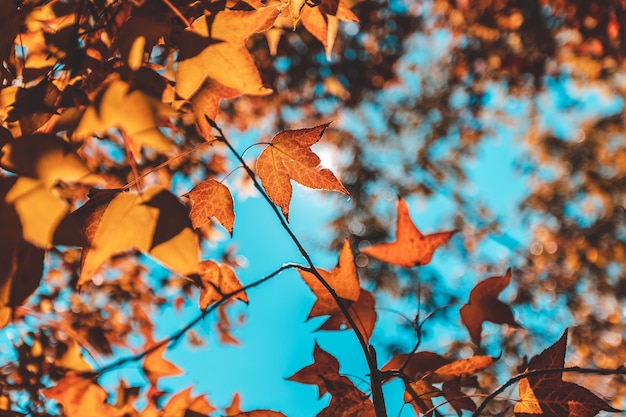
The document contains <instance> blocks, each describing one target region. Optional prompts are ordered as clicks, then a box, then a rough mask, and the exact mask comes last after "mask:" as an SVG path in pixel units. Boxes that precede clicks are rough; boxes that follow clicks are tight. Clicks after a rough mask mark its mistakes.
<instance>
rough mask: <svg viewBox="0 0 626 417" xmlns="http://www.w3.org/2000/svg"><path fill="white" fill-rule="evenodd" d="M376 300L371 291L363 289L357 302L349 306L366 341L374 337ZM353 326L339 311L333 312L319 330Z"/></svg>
mask: <svg viewBox="0 0 626 417" xmlns="http://www.w3.org/2000/svg"><path fill="white" fill-rule="evenodd" d="M375 304H376V300H375V299H374V296H373V295H372V293H370V292H369V291H366V290H363V289H361V292H360V295H359V298H358V300H356V302H354V303H352V304H350V306H349V307H348V314H349V315H350V317H352V319H353V320H354V322H355V324H356V326H357V328H358V330H359V332H360V333H361V334H362V335H363V338H364V339H365V341H366V342H368V341H369V340H370V338H371V337H372V333H373V332H374V327H375V326H376V318H377V314H376V310H375V308H374V307H375ZM351 328H352V326H351V325H350V323H349V322H348V320H347V319H346V316H345V315H344V314H343V313H342V312H341V311H337V312H335V313H333V314H332V315H331V316H330V317H329V318H328V319H327V320H326V321H325V322H324V323H323V324H322V325H321V326H320V327H319V328H318V329H317V330H347V329H351Z"/></svg>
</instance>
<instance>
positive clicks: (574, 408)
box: [514, 330, 621, 417]
mask: <svg viewBox="0 0 626 417" xmlns="http://www.w3.org/2000/svg"><path fill="white" fill-rule="evenodd" d="M566 348H567V330H565V332H564V333H563V335H562V336H561V338H560V339H559V340H558V341H557V342H556V343H555V344H553V345H552V346H550V347H549V348H547V349H546V350H544V351H543V352H541V354H539V355H538V356H535V357H534V358H532V359H531V361H530V363H529V364H528V369H527V372H528V371H534V370H540V369H559V368H563V367H564V366H565V351H566ZM518 389H519V401H518V403H517V404H516V405H515V409H514V411H515V415H516V416H517V417H531V416H536V417H593V416H595V415H596V414H598V413H599V412H600V411H602V410H604V411H610V412H620V411H621V410H618V409H615V408H613V407H611V406H610V405H608V404H607V403H606V402H605V401H603V400H601V399H600V398H598V397H597V396H596V395H595V394H593V393H592V392H591V391H589V390H588V389H587V388H584V387H581V386H580V385H578V384H574V383H572V382H565V381H563V373H562V372H557V373H546V374H538V375H533V376H529V377H528V378H524V379H522V380H521V381H520V382H519V385H518Z"/></svg>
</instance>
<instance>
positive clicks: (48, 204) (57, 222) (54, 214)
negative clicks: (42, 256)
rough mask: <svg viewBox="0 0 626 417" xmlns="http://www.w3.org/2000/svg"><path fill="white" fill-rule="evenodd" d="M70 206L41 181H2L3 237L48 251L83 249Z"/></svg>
mask: <svg viewBox="0 0 626 417" xmlns="http://www.w3.org/2000/svg"><path fill="white" fill-rule="evenodd" d="M69 212H70V206H69V204H67V203H66V202H65V201H64V200H62V199H60V198H59V197H57V196H56V195H54V194H52V193H51V192H50V191H49V189H48V187H46V186H45V185H44V184H43V183H42V182H40V181H38V180H35V179H31V178H27V177H12V178H4V177H2V178H0V231H1V232H0V236H1V237H2V239H6V240H12V241H22V240H25V241H27V242H30V243H32V244H33V245H35V246H37V247H39V248H42V249H48V248H50V247H51V246H52V245H69V246H84V245H85V244H86V243H87V241H86V240H85V237H84V236H83V234H82V233H81V231H80V228H79V224H78V222H76V221H75V220H74V219H73V218H71V217H70V216H69V214H70V213H69Z"/></svg>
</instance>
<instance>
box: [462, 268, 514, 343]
mask: <svg viewBox="0 0 626 417" xmlns="http://www.w3.org/2000/svg"><path fill="white" fill-rule="evenodd" d="M510 282H511V269H510V268H509V269H508V270H507V271H506V273H505V274H504V275H502V276H499V277H490V278H487V279H485V280H483V281H481V282H479V283H478V284H476V286H475V287H474V289H473V290H472V292H470V296H469V301H468V303H467V304H464V305H463V306H462V307H461V311H460V313H461V321H462V322H463V324H464V325H465V327H467V330H468V331H469V333H470V336H471V338H472V341H473V342H474V343H476V344H477V345H480V339H481V331H482V327H483V322H485V321H489V322H492V323H496V324H508V325H509V326H511V327H516V328H519V327H521V326H520V325H519V324H518V323H517V322H516V321H515V318H513V312H512V311H511V307H510V306H509V305H507V304H505V303H503V302H502V301H500V300H498V295H499V294H500V293H501V292H502V290H504V289H505V288H506V286H507V285H509V283H510Z"/></svg>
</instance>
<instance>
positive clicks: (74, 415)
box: [42, 372, 123, 417]
mask: <svg viewBox="0 0 626 417" xmlns="http://www.w3.org/2000/svg"><path fill="white" fill-rule="evenodd" d="M42 394H43V395H44V396H46V397H47V398H51V399H53V400H56V401H58V402H59V404H61V405H62V406H63V413H64V415H66V416H67V417H85V416H92V417H115V416H120V415H122V414H123V410H121V409H117V408H116V407H114V406H112V405H110V404H107V403H106V399H107V393H106V391H105V390H104V389H103V388H102V387H101V386H100V385H98V384H95V383H94V382H93V381H92V380H91V379H89V378H83V377H81V376H79V375H77V374H75V373H74V372H70V373H68V374H67V375H66V376H65V377H63V378H62V379H61V380H59V381H58V382H57V384H56V385H55V386H53V387H50V388H46V389H44V390H43V391H42Z"/></svg>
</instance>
